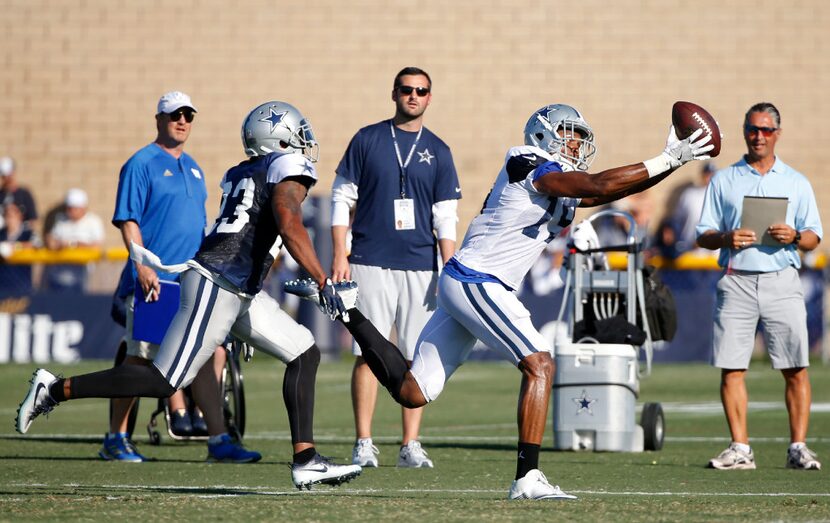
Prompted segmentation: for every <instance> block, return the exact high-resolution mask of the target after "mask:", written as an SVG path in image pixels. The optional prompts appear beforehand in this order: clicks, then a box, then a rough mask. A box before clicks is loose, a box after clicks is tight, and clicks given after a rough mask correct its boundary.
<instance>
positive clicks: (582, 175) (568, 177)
mask: <svg viewBox="0 0 830 523" xmlns="http://www.w3.org/2000/svg"><path fill="white" fill-rule="evenodd" d="M702 133H703V131H701V130H698V131H695V132H694V133H693V134H692V135H691V136H689V137H688V138H686V139H684V140H678V138H677V135H676V134H675V131H674V126H672V127H670V128H669V136H668V138H667V140H666V147H665V149H664V150H663V152H661V153H660V154H659V155H658V156H656V157H654V158H652V159H650V160H646V161H645V162H642V163H637V164H633V165H626V166H624V167H615V168H613V169H608V170H605V171H602V172H600V173H597V174H588V173H586V172H580V171H574V172H566V173H560V172H551V173H548V174H546V175H544V176H542V177H540V178H539V179H537V180H536V181H535V182H534V183H535V186H536V189H537V190H539V191H541V192H544V193H546V194H550V195H552V196H569V197H574V198H582V202H581V203H580V206H581V207H592V206H594V205H600V204H603V203H608V202H612V201H614V200H618V199H620V198H623V197H625V196H628V195H629V194H634V193H637V192H640V191H644V190H646V189H648V188H649V187H652V186H653V185H656V184H657V183H659V182H660V181H661V180H662V179H664V178H665V177H666V176H668V175H669V174H671V173H672V172H674V171H675V170H676V169H677V168H678V167H680V166H681V165H683V164H685V163H687V162H690V161H692V160H705V159H707V158H709V155H708V154H706V153H708V152H709V151H710V150H712V147H713V146H712V145H707V144H708V143H709V141H710V140H711V136H705V137H703V138H701V139H699V140H698V137H699V136H700V135H701V134H702Z"/></svg>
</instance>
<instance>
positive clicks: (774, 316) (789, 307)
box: [697, 102, 822, 470]
mask: <svg viewBox="0 0 830 523" xmlns="http://www.w3.org/2000/svg"><path fill="white" fill-rule="evenodd" d="M743 135H744V141H745V142H746V147H747V154H746V155H744V157H743V158H742V159H741V160H740V161H738V162H737V163H734V164H732V165H730V166H729V167H727V168H726V169H723V170H721V171H718V172H717V173H716V174H715V176H714V177H713V178H712V181H711V182H710V184H709V190H708V191H707V192H706V198H705V200H704V203H703V211H702V213H701V217H700V224H699V225H698V226H697V232H698V238H697V242H698V244H699V245H700V246H701V247H703V248H705V249H710V250H716V249H720V255H719V257H718V263H719V264H720V266H721V267H723V268H724V271H725V272H724V273H723V275H722V276H721V279H720V281H718V286H717V305H716V309H715V327H714V341H713V351H714V355H713V361H712V363H713V365H714V366H715V367H717V368H719V369H721V385H720V391H721V401H722V403H723V411H724V413H725V414H726V421H727V422H728V424H729V432H730V436H731V438H732V443H731V444H730V445H729V447H727V448H726V450H724V451H723V452H721V453H720V454H719V455H718V456H717V457H715V458H712V459H711V460H710V461H709V467H711V468H716V469H720V470H735V469H754V468H755V456H754V454H753V452H752V448H751V447H750V446H749V431H748V429H747V405H748V402H749V398H748V395H747V389H746V381H745V376H746V370H747V368H748V367H749V361H750V358H751V357H752V350H753V348H754V346H755V332H756V330H757V328H758V324H759V323H760V324H761V326H762V327H763V329H764V332H765V333H766V336H765V337H766V347H767V352H768V353H769V356H770V360H771V362H772V367H773V368H775V369H778V370H780V371H781V374H782V376H783V377H784V382H785V393H784V397H785V400H786V405H787V412H788V413H789V422H790V447H789V449H788V450H787V461H786V466H787V468H792V469H801V470H810V469H812V470H818V469H820V468H821V463H820V462H819V460H818V457H817V456H816V454H815V453H814V452H813V451H811V450H810V449H809V448H807V445H806V443H805V442H806V441H807V426H808V424H809V421H810V402H811V394H812V393H811V387H810V378H809V376H808V374H807V367H808V366H809V365H810V360H809V351H810V346H809V342H808V338H807V309H806V306H805V304H804V293H803V291H802V287H801V283H800V281H799V276H798V269H799V268H800V267H801V258H800V257H799V255H798V251H799V249H800V250H802V251H805V252H807V251H812V250H813V249H815V248H816V247H818V244H819V242H820V241H821V236H822V227H821V219H820V217H819V213H818V206H817V205H816V198H815V195H814V194H813V188H812V187H811V186H810V182H809V181H808V180H807V178H806V177H805V176H804V175H802V174H801V173H799V172H798V171H796V170H795V169H793V168H792V167H790V166H789V165H787V164H785V163H784V162H782V161H781V159H780V158H778V157H777V156H776V155H775V145H776V143H777V142H778V139H779V138H780V136H781V115H780V113H779V112H778V109H777V108H776V107H775V106H774V105H773V104H771V103H767V102H763V103H759V104H755V105H753V106H752V107H750V108H749V110H748V111H747V112H746V115H745V116H744V129H743ZM744 196H770V197H784V198H787V199H788V200H789V204H788V206H787V212H786V218H785V223H773V224H770V226H769V227H768V228H767V229H766V233H768V234H769V236H770V237H772V239H774V240H775V241H776V242H778V243H777V245H762V244H761V238H758V237H757V236H756V234H755V231H753V230H751V229H742V228H741V215H742V213H743V202H744ZM772 219H773V218H772V217H770V220H772Z"/></svg>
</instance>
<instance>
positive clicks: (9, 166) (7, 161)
mask: <svg viewBox="0 0 830 523" xmlns="http://www.w3.org/2000/svg"><path fill="white" fill-rule="evenodd" d="M13 172H14V159H13V158H12V157H11V156H3V157H2V158H0V176H8V175H10V174H11V173H13Z"/></svg>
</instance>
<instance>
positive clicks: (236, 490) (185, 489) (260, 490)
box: [11, 483, 830, 500]
mask: <svg viewBox="0 0 830 523" xmlns="http://www.w3.org/2000/svg"><path fill="white" fill-rule="evenodd" d="M11 486H15V487H27V488H29V487H35V488H49V487H48V485H44V484H42V483H13V484H11ZM59 486H60V487H65V488H82V489H94V488H101V489H121V490H130V491H142V490H146V491H148V492H147V495H158V494H159V493H160V492H164V491H165V490H171V491H175V492H172V493H171V494H174V495H176V496H187V497H202V498H222V497H234V496H248V495H251V494H256V495H264V496H289V495H300V496H302V495H309V494H310V495H315V494H316V495H326V494H336V495H343V494H354V495H362V494H389V493H398V494H502V493H504V492H506V490H507V489H506V488H505V489H413V488H404V489H376V488H368V489H354V488H325V489H322V487H320V489H317V490H310V491H308V490H303V491H300V490H296V489H291V490H275V489H272V488H270V487H263V486H244V485H206V486H199V487H197V486H193V485H91V484H81V483H64V484H62V485H59ZM206 490H211V491H217V490H225V491H227V492H222V493H216V492H212V493H210V494H202V493H200V491H206ZM567 491H568V492H569V493H572V494H584V495H591V496H642V497H648V496H660V497H669V496H681V497H690V496H698V497H728V496H739V497H762V496H767V497H769V496H772V497H830V492H692V491H678V492H671V491H665V490H663V491H657V492H646V491H609V490H571V489H568V490H567ZM83 495H84V496H86V497H88V496H89V493H88V492H85V493H84V494H83ZM131 495H134V494H131ZM119 497H120V496H118V495H112V494H109V495H108V496H107V499H112V500H117V499H118V498H119Z"/></svg>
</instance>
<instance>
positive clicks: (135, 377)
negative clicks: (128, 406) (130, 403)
mask: <svg viewBox="0 0 830 523" xmlns="http://www.w3.org/2000/svg"><path fill="white" fill-rule="evenodd" d="M58 383H60V387H61V390H60V392H59V391H55V393H59V394H60V396H59V397H58V396H52V398H53V399H55V400H56V401H61V399H59V398H64V399H65V398H66V396H64V394H63V390H62V387H63V380H58V381H56V382H55V383H53V384H52V385H50V386H49V393H50V394H51V393H52V389H53V388H55V387H56V386H57V384H58ZM174 392H176V389H175V388H174V387H172V386H171V385H170V384H169V383H167V380H166V379H165V378H164V376H162V375H161V372H160V371H159V370H158V369H157V368H156V367H155V366H154V365H150V366H149V367H145V366H144V365H119V366H118V367H113V368H111V369H107V370H102V371H98V372H92V373H90V374H82V375H80V376H73V377H72V381H71V382H70V391H69V397H70V398H72V399H80V398H132V397H134V396H144V397H150V398H166V397H168V396H170V395H171V394H173V393H174Z"/></svg>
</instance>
